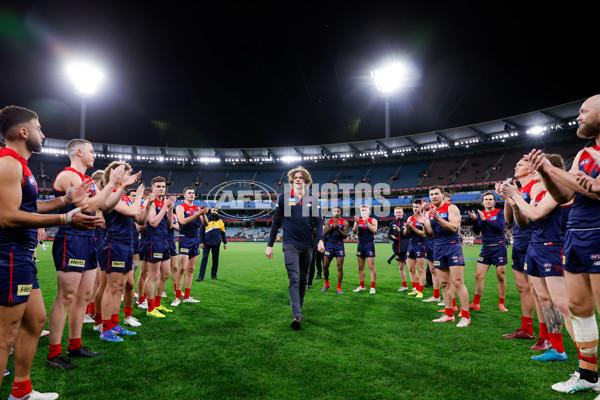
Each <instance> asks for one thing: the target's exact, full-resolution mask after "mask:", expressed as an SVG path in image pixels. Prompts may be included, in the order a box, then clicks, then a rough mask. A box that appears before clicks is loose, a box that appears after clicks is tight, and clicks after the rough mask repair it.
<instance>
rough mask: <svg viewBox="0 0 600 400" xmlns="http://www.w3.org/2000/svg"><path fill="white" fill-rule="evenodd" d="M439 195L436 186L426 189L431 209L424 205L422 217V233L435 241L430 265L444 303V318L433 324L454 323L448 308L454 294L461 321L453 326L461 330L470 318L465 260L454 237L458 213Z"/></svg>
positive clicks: (440, 190)
mask: <svg viewBox="0 0 600 400" xmlns="http://www.w3.org/2000/svg"><path fill="white" fill-rule="evenodd" d="M443 192H444V191H443V189H442V188H441V187H440V186H432V187H430V188H429V198H430V199H431V206H432V207H431V206H430V205H429V204H425V208H424V211H425V212H426V214H425V215H424V216H423V223H424V227H425V234H426V235H427V237H433V238H434V239H435V242H434V245H435V255H434V259H435V261H434V266H435V268H436V273H437V276H438V278H439V279H440V283H441V285H442V295H443V297H444V304H446V306H445V315H444V316H443V317H441V318H438V319H435V320H433V322H450V321H454V312H453V310H452V307H451V306H449V305H450V304H451V303H452V300H451V299H452V298H453V297H454V295H455V293H456V295H457V296H458V299H459V300H460V306H461V308H462V312H461V314H460V315H461V319H460V322H459V323H458V324H457V325H456V326H457V327H459V328H464V327H467V326H469V324H470V323H471V318H470V315H469V292H468V291H467V287H466V286H465V283H464V268H465V261H464V257H463V253H462V247H461V245H460V239H459V237H458V232H459V225H460V211H459V210H458V207H456V206H455V205H454V204H450V203H445V202H444V197H443ZM450 282H452V285H450ZM454 292H455V293H454Z"/></svg>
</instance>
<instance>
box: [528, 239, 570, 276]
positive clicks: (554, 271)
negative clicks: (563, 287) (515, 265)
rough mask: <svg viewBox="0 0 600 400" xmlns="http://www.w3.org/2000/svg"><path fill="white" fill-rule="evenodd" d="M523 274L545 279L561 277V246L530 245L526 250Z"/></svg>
mask: <svg viewBox="0 0 600 400" xmlns="http://www.w3.org/2000/svg"><path fill="white" fill-rule="evenodd" d="M523 272H525V273H526V274H527V275H531V276H537V277H539V278H545V277H547V276H563V268H562V246H561V245H560V244H557V245H544V244H543V243H532V244H530V245H529V250H527V258H526V260H525V266H524V267H523Z"/></svg>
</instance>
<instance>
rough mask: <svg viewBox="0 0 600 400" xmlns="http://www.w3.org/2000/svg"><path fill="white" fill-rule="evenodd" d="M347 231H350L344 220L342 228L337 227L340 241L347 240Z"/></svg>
mask: <svg viewBox="0 0 600 400" xmlns="http://www.w3.org/2000/svg"><path fill="white" fill-rule="evenodd" d="M349 230H350V224H349V223H348V221H346V220H344V222H343V223H342V228H341V229H340V227H339V226H338V231H339V232H340V236H342V239H347V238H348V231H349Z"/></svg>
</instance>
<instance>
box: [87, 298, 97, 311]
mask: <svg viewBox="0 0 600 400" xmlns="http://www.w3.org/2000/svg"><path fill="white" fill-rule="evenodd" d="M95 308H96V307H94V302H93V301H92V302H91V303H90V304H88V307H87V313H88V314H96V309H95Z"/></svg>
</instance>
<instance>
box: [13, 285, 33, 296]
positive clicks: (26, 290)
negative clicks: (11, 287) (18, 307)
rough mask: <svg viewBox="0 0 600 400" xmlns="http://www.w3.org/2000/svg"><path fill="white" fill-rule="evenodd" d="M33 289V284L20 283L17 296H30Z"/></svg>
mask: <svg viewBox="0 0 600 400" xmlns="http://www.w3.org/2000/svg"><path fill="white" fill-rule="evenodd" d="M31 289H33V285H18V286H17V296H29V295H30V294H31Z"/></svg>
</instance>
